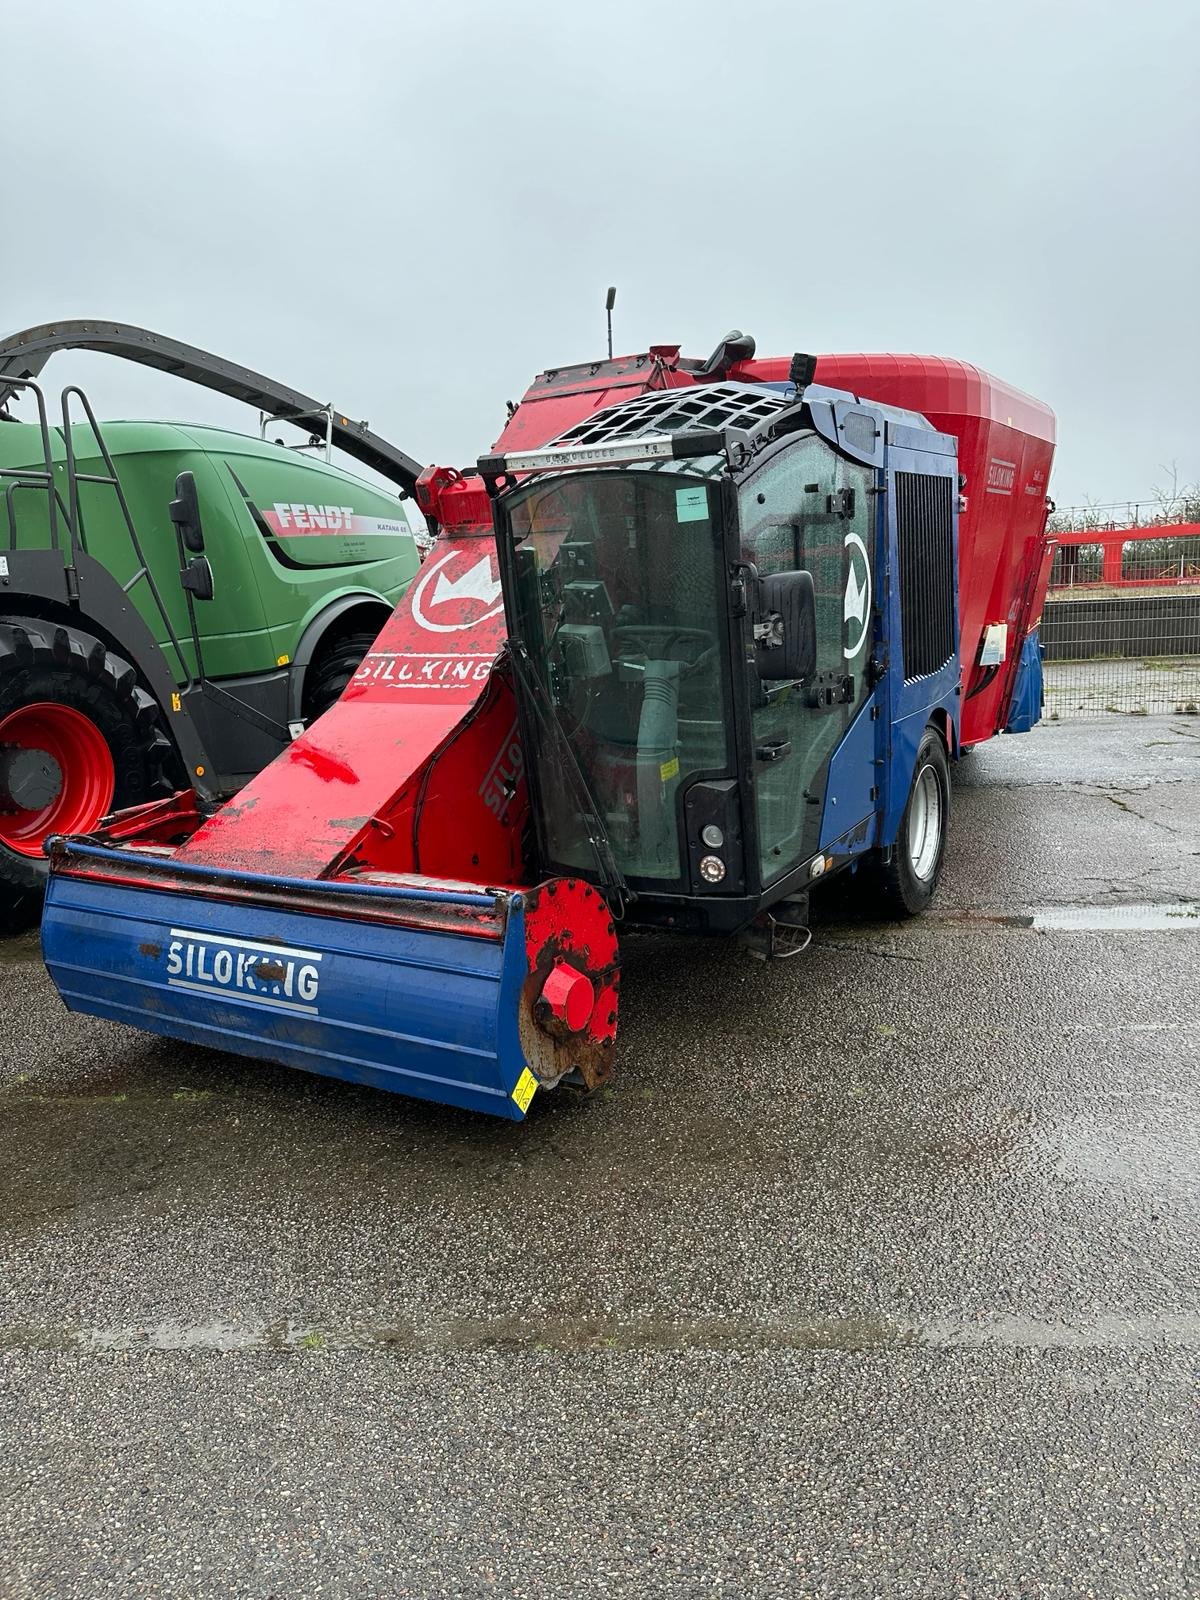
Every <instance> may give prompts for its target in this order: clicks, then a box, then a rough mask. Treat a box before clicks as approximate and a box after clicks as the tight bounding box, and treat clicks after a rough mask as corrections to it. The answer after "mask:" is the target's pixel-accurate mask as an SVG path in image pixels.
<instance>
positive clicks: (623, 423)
mask: <svg viewBox="0 0 1200 1600" xmlns="http://www.w3.org/2000/svg"><path fill="white" fill-rule="evenodd" d="M856 364H857V365H856ZM860 366H861V367H862V368H863V370H862V371H861V373H860V371H859V367H860ZM813 369H814V362H813V360H812V358H809V357H795V358H793V359H792V361H791V362H790V363H789V362H787V361H761V360H760V361H756V360H754V358H753V351H752V346H751V344H750V341H748V340H745V339H742V338H741V336H738V337H736V338H734V337H733V336H731V338H730V339H728V340H726V341H724V342H723V344H722V346H721V347H720V349H719V351H718V353H717V356H716V357H715V358H713V359H712V360H710V361H709V362H708V363H704V364H701V363H688V362H684V361H682V360H681V359H680V358H679V353H678V350H676V349H674V348H673V347H658V348H657V349H654V350H651V351H650V352H648V353H647V354H646V355H643V356H637V357H625V358H618V359H617V360H615V361H609V362H597V363H592V364H589V365H588V366H586V367H573V368H571V367H569V368H560V369H555V370H553V371H551V372H547V373H544V374H542V375H541V376H540V377H539V378H538V379H537V380H536V381H535V383H534V385H533V386H532V387H531V389H530V390H529V392H528V393H527V395H526V397H525V400H524V401H523V402H522V404H521V406H520V407H518V408H517V409H516V411H515V413H514V414H513V415H512V416H511V417H510V419H509V421H508V424H507V426H506V428H505V430H504V433H503V434H502V435H501V438H500V439H499V440H498V441H497V444H496V446H495V447H494V449H493V451H492V452H491V453H490V454H489V455H487V456H485V457H483V458H481V460H480V462H479V464H478V468H479V470H478V475H477V476H476V475H463V474H460V473H458V472H456V471H453V470H450V469H440V468H431V469H427V470H426V472H425V473H423V474H422V475H421V478H420V480H419V481H418V483H417V485H416V492H417V498H418V502H419V504H420V505H421V507H422V510H423V511H424V512H425V514H426V516H427V517H428V518H429V519H430V521H431V523H432V524H433V525H434V526H435V527H436V528H437V530H438V538H437V542H436V544H435V546H434V549H433V550H432V552H431V554H430V556H429V558H428V559H427V561H426V562H425V564H424V566H423V568H422V571H421V573H420V576H419V577H418V579H417V580H416V581H415V582H414V583H413V584H412V586H411V587H410V589H409V590H408V592H407V593H406V594H405V596H404V598H403V600H402V601H401V602H400V604H399V605H398V606H397V608H396V610H395V612H394V613H393V615H392V617H391V618H390V619H389V621H388V623H387V624H386V626H385V627H384V629H383V630H382V632H381V634H380V636H379V638H378V639H377V640H376V641H375V643H374V645H373V646H372V648H371V650H370V652H369V653H368V654H367V656H366V657H365V659H364V661H363V663H362V665H361V667H360V668H359V670H358V671H357V673H356V674H355V676H354V679H353V680H352V681H351V683H350V684H349V686H348V687H347V689H346V690H345V692H344V693H343V695H342V697H341V699H340V701H339V702H338V703H337V704H336V705H335V706H333V707H332V708H331V709H330V710H329V711H328V712H326V713H325V715H324V716H323V717H321V718H320V719H319V720H318V721H317V722H316V723H315V724H313V726H311V727H310V728H308V729H306V730H305V731H304V733H303V734H301V736H300V737H299V738H298V739H296V740H295V742H294V743H293V744H291V745H290V746H289V748H288V749H287V750H286V751H284V753H283V754H282V755H281V756H280V757H279V758H278V759H277V760H276V761H275V762H273V763H272V764H271V766H269V767H267V768H266V769H265V770H264V771H263V772H261V773H260V774H259V775H258V776H257V777H256V778H255V779H253V780H252V781H251V783H250V784H248V785H247V787H246V788H245V789H244V790H243V791H242V792H241V794H239V795H238V796H237V797H236V798H235V799H234V800H233V801H231V802H229V803H228V804H226V805H225V806H224V807H222V808H221V809H218V810H211V809H210V808H206V807H205V806H203V805H200V804H198V803H197V798H196V796H195V795H194V794H190V793H186V792H185V793H182V794H179V795H176V796H174V797H173V798H172V799H171V800H169V801H164V802H160V803H158V804H155V805H150V806H147V807H143V808H141V809H140V810H137V811H131V812H127V813H124V814H123V815H120V816H118V817H116V818H114V819H113V820H112V822H111V823H110V824H109V825H108V826H106V827H105V828H103V829H101V830H100V831H99V832H97V833H95V834H93V835H92V836H91V837H89V838H85V839H60V840H57V841H55V842H54V843H53V844H52V847H51V849H52V872H51V884H50V891H49V895H48V899H47V909H46V915H45V919H44V923H43V949H44V951H45V956H46V961H47V964H48V966H49V969H50V972H51V974H52V976H53V978H54V980H55V982H56V984H57V985H58V988H59V991H60V993H61V994H62V996H63V998H64V1000H65V1001H66V1002H67V1004H68V1005H69V1006H71V1007H72V1008H73V1009H76V1010H80V1011H86V1012H91V1013H94V1014H96V1015H100V1016H106V1017H113V1018H117V1019H120V1020H123V1021H128V1022H134V1023H136V1024H138V1025H140V1026H142V1027H145V1028H148V1029H150V1030H152V1031H156V1032H159V1033H163V1034H166V1035H168V1036H172V1037H176V1038H182V1039H185V1040H191V1041H194V1042H197V1043H204V1044H214V1045H217V1046H219V1047H222V1048H225V1049H232V1050H234V1051H238V1052H240V1053H242V1054H246V1055H250V1056H258V1057H262V1058H266V1059H272V1060H277V1061H282V1062H284V1063H287V1064H290V1065H292V1066H296V1067H301V1068H305V1069H308V1070H311V1071H317V1072H323V1073H327V1074H331V1075H333V1076H337V1077H341V1078H346V1079H350V1080H352V1081H356V1082H363V1083H368V1084H373V1085H377V1086H379V1087H384V1088H389V1089H396V1090H400V1091H402V1092H405V1093H409V1094H413V1095H418V1096H421V1097H423V1098H426V1099H431V1100H436V1101H442V1102H446V1103H450V1104H453V1105H457V1106H462V1107H467V1108H470V1109H474V1110H482V1111H486V1112H490V1113H493V1114H496V1115H501V1116H508V1117H513V1118H518V1119H519V1118H520V1117H522V1116H523V1115H524V1114H525V1112H526V1111H527V1109H528V1106H529V1103H530V1100H531V1099H532V1097H533V1095H534V1093H535V1091H537V1090H538V1089H539V1088H541V1089H550V1088H552V1087H554V1086H555V1085H556V1084H558V1083H561V1082H564V1081H566V1082H574V1083H577V1084H581V1085H583V1086H586V1087H589V1088H594V1087H596V1086H597V1085H599V1084H602V1083H604V1082H605V1081H606V1080H607V1078H608V1077H609V1075H610V1073H611V1071H612V1065H613V1059H614V1054H615V1037H616V1028H617V1015H618V1008H619V992H620V971H619V961H618V951H617V930H618V925H624V926H626V927H628V926H635V927H636V926H642V927H658V928H667V929H672V930H678V931H681V932H693V933H726V934H734V933H736V934H740V935H742V936H743V937H744V938H745V939H746V940H747V941H748V942H749V943H750V946H751V948H752V949H753V950H754V951H755V953H757V954H760V955H764V956H769V955H780V954H790V953H796V952H798V951H799V950H800V949H802V948H803V946H804V945H805V944H806V943H807V940H808V932H807V903H808V895H809V893H810V890H811V889H812V887H813V886H814V885H815V884H816V883H818V882H819V881H823V880H825V879H827V878H828V877H830V876H831V875H832V874H834V873H836V872H838V871H839V870H842V869H849V868H852V869H855V870H860V869H861V872H862V874H863V876H864V877H867V876H869V877H870V879H871V881H872V882H873V884H874V885H875V886H876V889H877V892H879V893H880V894H881V895H882V896H883V897H884V898H885V899H887V900H888V901H889V902H890V904H891V905H892V907H893V908H894V909H896V910H898V911H900V912H902V913H908V914H911V913H913V912H916V911H919V910H920V909H921V908H922V907H923V906H924V905H925V904H926V903H927V902H928V900H929V898H930V897H931V895H932V893H933V891H934V888H935V885H936V883H937V878H938V873H939V871H940V868H941V862H942V856H943V851H944V846H945V839H946V825H947V819H948V811H949V802H950V784H949V764H950V760H951V759H952V758H953V756H954V755H956V754H957V753H958V751H959V750H960V749H961V748H963V747H964V746H966V745H969V744H971V743H974V742H977V741H978V740H980V739H982V738H986V737H989V736H990V735H991V734H992V733H994V732H997V731H1000V730H1002V729H1003V728H1004V727H1005V726H1006V724H1007V720H1008V716H1009V708H1010V707H1011V706H1012V705H1013V704H1014V703H1017V702H1018V701H1019V703H1020V704H1021V706H1022V707H1023V708H1025V712H1026V713H1027V711H1028V708H1029V707H1030V706H1031V705H1036V703H1037V698H1038V697H1037V671H1038V665H1039V656H1038V649H1037V632H1036V624H1037V619H1038V613H1039V612H1040V607H1041V597H1042V594H1043V593H1044V584H1045V574H1046V570H1047V544H1046V539H1045V531H1044V530H1045V494H1044V487H1045V482H1046V475H1047V473H1048V471H1049V464H1050V456H1051V449H1052V440H1053V419H1052V417H1051V416H1050V413H1049V412H1048V411H1047V410H1046V409H1045V407H1042V406H1040V405H1039V404H1038V402H1036V401H1033V400H1031V399H1029V398H1028V397H1027V396H1023V395H1021V394H1019V392H1018V391H1016V390H1012V389H1009V388H1008V387H1007V386H1004V385H1001V384H999V383H997V381H996V380H994V379H989V378H987V377H986V375H984V374H981V373H979V372H978V371H977V369H974V368H968V367H966V366H965V365H963V364H962V363H952V362H940V361H935V360H933V359H931V358H918V357H905V358H896V357H836V356H835V357H821V358H820V372H821V377H822V379H823V383H822V384H821V385H819V386H818V385H817V384H816V383H814V382H813V381H812V380H813V376H814V371H813ZM851 374H853V375H854V376H855V377H858V376H861V377H862V379H863V381H862V382H861V383H856V384H855V385H854V387H853V388H851V386H850V383H849V382H848V381H847V378H848V376H849V375H851ZM860 393H861V394H865V395H871V396H872V398H871V399H869V400H868V399H865V398H860V397H859V396H860ZM964 477H965V480H966V483H967V484H968V485H969V486H973V485H974V484H975V483H976V482H979V483H980V484H981V489H980V492H979V494H978V495H977V496H976V497H975V498H974V499H970V498H968V497H966V496H964V494H963V487H964ZM982 485H988V487H986V488H985V487H982Z"/></svg>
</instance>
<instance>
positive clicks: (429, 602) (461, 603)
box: [412, 550, 504, 633]
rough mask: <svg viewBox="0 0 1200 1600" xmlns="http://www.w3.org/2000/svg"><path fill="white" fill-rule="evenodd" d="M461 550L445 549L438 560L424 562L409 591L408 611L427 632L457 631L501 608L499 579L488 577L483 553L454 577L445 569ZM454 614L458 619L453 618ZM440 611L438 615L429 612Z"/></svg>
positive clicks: (487, 562)
mask: <svg viewBox="0 0 1200 1600" xmlns="http://www.w3.org/2000/svg"><path fill="white" fill-rule="evenodd" d="M461 554H462V551H461V550H448V551H447V552H446V554H445V555H444V556H443V557H442V558H441V560H440V561H435V562H433V563H431V564H430V565H428V566H427V567H426V569H425V570H424V571H423V572H422V574H421V576H420V578H419V580H418V582H417V584H416V587H415V588H414V590H413V597H412V614H413V616H414V617H415V619H416V620H417V622H418V623H420V625H421V627H422V628H425V629H427V630H428V631H429V632H430V633H461V632H463V631H464V630H465V629H467V628H475V627H478V626H479V624H480V623H481V622H487V621H489V620H490V619H491V618H492V617H495V616H498V615H499V613H500V612H501V611H502V610H503V609H504V601H503V599H502V598H501V594H502V590H501V584H500V580H499V579H498V578H493V577H492V558H491V556H490V555H483V556H481V557H480V558H479V560H478V561H476V562H475V563H474V565H473V566H470V567H468V568H467V570H466V571H465V572H462V573H460V574H459V576H458V577H457V578H450V577H448V576H447V574H446V571H445V568H446V566H447V565H448V564H449V563H450V562H451V561H453V560H455V558H456V557H458V556H460V555H461ZM456 608H457V614H458V620H457V621H455V620H453V618H454V617H455V614H456ZM435 609H436V610H437V611H440V612H441V615H440V616H436V615H431V612H433V611H435Z"/></svg>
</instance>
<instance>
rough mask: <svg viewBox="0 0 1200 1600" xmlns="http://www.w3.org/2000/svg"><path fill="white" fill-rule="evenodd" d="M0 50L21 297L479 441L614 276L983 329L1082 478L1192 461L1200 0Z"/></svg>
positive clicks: (217, 8) (749, 304)
mask: <svg viewBox="0 0 1200 1600" xmlns="http://www.w3.org/2000/svg"><path fill="white" fill-rule="evenodd" d="M0 46H2V49H3V56H4V61H5V68H6V70H5V125H6V139H5V156H4V172H5V178H6V182H5V202H4V207H3V213H2V215H3V228H4V234H5V237H4V240H3V250H2V251H0V323H2V324H3V325H4V330H5V331H12V330H15V329H17V328H20V327H25V326H28V325H29V324H32V323H36V322H41V321H45V320H48V319H51V318H55V317H65V316H96V317H105V318H113V319H118V320H126V321H130V322H136V323H141V324H143V325H145V326H148V327H151V328H153V329H156V330H158V331H160V332H163V333H169V334H172V335H174V336H176V337H178V338H181V339H185V340H188V341H190V342H192V343H195V344H200V345H203V346H205V347H206V348H209V349H212V350H215V351H217V352H218V353H220V354H222V355H226V356H229V357H231V358H233V359H235V360H239V361H243V362H245V363H247V364H248V365H251V366H255V367H257V368H260V369H262V370H265V371H267V372H269V373H271V374H272V375H274V376H276V377H279V378H282V379H284V380H285V381H287V382H290V383H293V384H295V385H296V386H298V387H301V388H305V389H307V390H309V391H311V392H315V393H316V394H318V395H319V396H320V397H322V398H328V399H332V400H333V401H335V402H336V403H337V404H338V405H339V406H341V407H343V408H345V409H347V410H349V411H350V412H352V413H353V414H356V415H358V416H361V417H367V418H369V420H370V421H371V423H372V425H373V426H374V427H375V428H377V429H378V430H379V431H381V432H383V433H385V434H387V435H388V436H389V437H391V438H393V439H394V440H395V441H396V442H397V443H399V444H401V445H403V446H404V447H405V448H407V449H408V450H409V451H411V452H412V453H413V454H414V455H416V456H418V457H420V458H421V459H423V460H433V459H435V458H436V459H438V460H443V461H451V462H460V463H461V462H464V461H467V460H470V459H472V458H473V457H474V456H475V455H476V454H477V453H478V452H479V451H480V450H481V449H483V448H485V447H486V446H487V445H488V444H490V443H491V441H492V439H493V438H494V436H495V434H496V433H497V432H498V430H499V428H500V426H501V424H502V419H503V403H504V401H505V400H506V399H508V398H510V397H511V398H518V397H519V396H520V394H521V393H522V391H523V389H524V387H525V385H526V383H527V381H528V380H529V378H530V377H531V376H532V375H533V373H534V372H535V371H537V370H539V369H540V368H542V367H545V366H547V365H554V364H556V363H561V362H564V361H570V360H578V359H583V358H586V357H589V356H592V355H595V354H598V353H600V352H601V351H602V349H603V337H604V334H603V324H604V315H603V295H604V290H605V287H606V285H608V284H609V283H615V284H617V285H618V288H619V298H618V302H617V313H616V344H617V348H618V349H620V350H635V349H638V350H640V349H644V348H645V347H646V345H647V344H649V343H654V342H674V341H680V342H682V343H683V345H684V348H685V351H686V352H687V353H689V354H694V355H706V354H707V353H708V351H709V350H710V349H711V348H712V346H713V345H714V344H715V343H716V341H717V339H718V338H719V337H720V335H721V334H722V333H724V332H725V331H726V330H727V329H728V328H730V327H733V326H738V327H741V328H743V329H745V330H747V331H749V332H751V333H753V334H754V335H755V337H756V338H757V340H758V348H759V351H760V352H762V353H782V354H787V353H790V352H791V351H792V350H795V349H803V350H813V351H822V350H863V349H868V350H869V349H886V350H917V351H925V352H932V353H937V354H944V355H953V356H960V357H963V358H965V359H967V360H970V361H975V362H978V363H979V364H980V365H982V366H985V367H988V368H990V369H991V370H992V371H994V372H996V373H999V374H1000V375H1002V376H1003V377H1005V378H1007V379H1009V380H1010V381H1012V382H1014V383H1017V384H1019V385H1021V386H1022V387H1023V388H1026V389H1029V390H1031V391H1032V392H1033V393H1035V394H1037V395H1038V396H1039V397H1041V398H1042V399H1045V400H1047V401H1048V402H1049V403H1050V404H1051V405H1053V407H1054V408H1055V410H1056V411H1057V413H1058V417H1059V452H1058V462H1057V467H1056V471H1055V478H1054V484H1053V488H1054V492H1055V494H1056V496H1057V498H1058V500H1059V502H1060V504H1061V503H1067V502H1070V501H1074V500H1078V499H1080V498H1081V497H1082V496H1083V495H1085V494H1087V495H1090V496H1091V497H1093V498H1095V499H1101V500H1107V499H1116V498H1124V497H1126V496H1145V495H1146V494H1147V493H1148V492H1149V490H1150V489H1151V486H1152V485H1153V484H1155V483H1157V482H1161V481H1163V466H1164V464H1169V463H1171V462H1176V463H1177V464H1178V469H1179V473H1180V477H1181V478H1182V479H1184V480H1195V479H1197V478H1200V402H1198V400H1197V394H1198V389H1200V378H1198V369H1200V338H1198V335H1197V308H1196V300H1197V292H1198V285H1200V271H1198V266H1200V261H1198V255H1200V251H1198V247H1197V241H1198V235H1200V206H1198V200H1200V184H1198V181H1197V180H1198V177H1200V66H1198V62H1200V4H1197V0H1141V3H1139V4H1129V3H1127V0H1122V3H1120V4H1116V3H1110V0H1092V3H1083V0H1041V3H1035V0H1003V3H995V4H986V5H984V4H979V3H972V0H955V3H942V0H906V3H905V4H899V3H894V4H892V3H885V0H853V3H842V4H839V3H836V0H822V3H819V4H815V3H813V4H810V3H808V0H791V3H788V0H741V3H739V4H735V3H732V0H686V3H680V0H660V3H657V4H655V3H651V0H643V3H640V4H639V3H636V0H634V3H631V0H602V3H600V4H584V3H581V0H576V3H575V4H571V3H562V0H559V3H556V4H550V3H543V0H504V3H503V4H482V3H478V0H444V3H442V4H434V3H431V0H423V3H420V4H411V3H408V0H403V3H393V4H390V5H389V4H386V3H367V0H352V3H346V0H342V3H340V4H333V5H331V4H328V3H324V0H322V3H316V0H287V3H269V0H204V3H203V4H194V3H193V4H186V5H185V4H181V3H176V0H105V3H104V4H99V3H97V0H0ZM48 376H52V377H53V379H54V387H55V388H56V389H57V387H58V386H59V384H60V383H61V382H63V381H66V379H67V377H68V376H77V377H80V378H82V380H83V381H84V382H85V383H86V384H87V385H88V387H89V389H90V391H91V392H92V393H93V396H94V398H95V399H96V400H97V401H98V402H99V407H100V410H101V414H102V415H109V416H115V415H167V416H187V417H193V418H196V419H209V420H226V419H228V418H229V417H230V416H236V417H238V418H239V420H240V421H241V422H242V423H243V424H244V421H245V417H246V413H245V412H238V411H237V410H236V409H231V408H229V407H228V406H227V405H226V404H225V403H224V402H221V401H219V400H215V399H211V398H206V397H201V396H199V395H198V394H196V393H195V392H193V391H188V390H186V389H184V388H183V387H182V386H181V385H179V384H178V383H177V382H172V380H170V379H167V378H164V377H161V376H159V375H156V374H148V373H141V372H138V371H137V370H135V369H132V368H126V367H124V366H123V364H120V363H116V362H113V361H109V360H106V359H104V358H99V357H84V356H79V357H62V358H59V361H58V363H57V364H56V365H55V367H53V368H51V369H50V372H49V373H48Z"/></svg>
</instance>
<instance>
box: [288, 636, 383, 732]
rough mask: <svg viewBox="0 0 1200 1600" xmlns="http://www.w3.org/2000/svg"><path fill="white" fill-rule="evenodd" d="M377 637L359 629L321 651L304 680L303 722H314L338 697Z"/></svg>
mask: <svg viewBox="0 0 1200 1600" xmlns="http://www.w3.org/2000/svg"><path fill="white" fill-rule="evenodd" d="M376 637H377V635H376V634H374V633H369V632H367V630H366V629H362V630H360V631H359V632H356V633H344V634H341V635H340V636H339V637H338V638H335V639H333V640H331V641H330V643H329V644H327V645H325V646H323V647H322V649H321V651H320V653H319V654H318V656H317V658H316V660H315V661H314V662H313V664H312V666H311V667H310V668H309V669H308V674H307V676H306V678H305V680H304V705H303V711H304V720H305V721H306V722H315V721H316V720H317V718H318V717H319V716H320V715H321V714H322V712H325V711H328V710H329V708H330V706H331V705H333V704H334V702H335V701H337V700H340V699H341V697H342V690H343V689H344V688H345V687H346V685H347V684H348V683H349V682H350V679H351V678H352V677H353V676H354V674H355V673H356V672H357V671H358V669H359V666H360V664H361V662H362V658H363V657H364V656H365V655H366V653H367V651H368V650H369V649H370V648H371V646H372V645H373V644H374V643H375V639H376Z"/></svg>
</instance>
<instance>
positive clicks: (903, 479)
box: [896, 472, 955, 683]
mask: <svg viewBox="0 0 1200 1600" xmlns="http://www.w3.org/2000/svg"><path fill="white" fill-rule="evenodd" d="M953 496H954V480H953V479H952V478H943V477H932V476H930V475H928V474H926V473H923V472H898V473H897V474H896V534H897V543H898V546H899V552H900V623H901V628H902V630H903V647H904V678H905V681H906V682H907V683H911V682H912V681H913V679H914V678H924V677H927V676H928V675H929V674H930V673H931V672H936V671H937V670H938V668H939V667H944V666H945V665H946V663H947V661H949V660H950V659H951V658H952V657H953V655H954V649H955V638H954V510H953V508H954V500H953Z"/></svg>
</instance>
